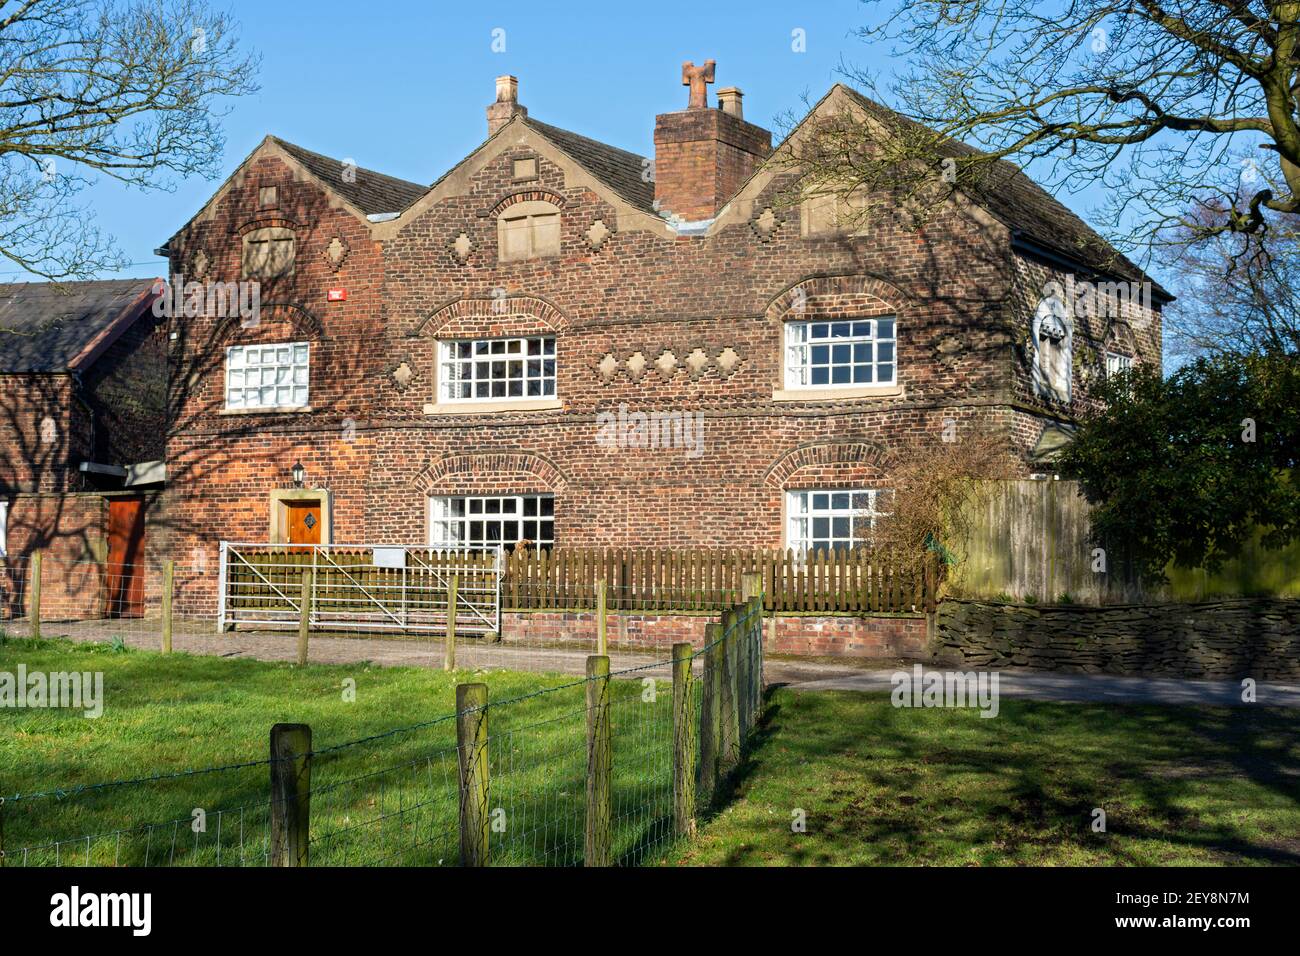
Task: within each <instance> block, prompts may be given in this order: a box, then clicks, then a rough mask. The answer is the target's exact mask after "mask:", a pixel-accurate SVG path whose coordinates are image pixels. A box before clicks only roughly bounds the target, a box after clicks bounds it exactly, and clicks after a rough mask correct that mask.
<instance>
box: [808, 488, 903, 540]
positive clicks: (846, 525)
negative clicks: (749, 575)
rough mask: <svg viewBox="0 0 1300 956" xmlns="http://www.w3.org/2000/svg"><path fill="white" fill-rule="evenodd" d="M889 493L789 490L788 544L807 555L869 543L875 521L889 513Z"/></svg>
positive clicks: (884, 491) (872, 489) (876, 491)
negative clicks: (887, 509)
mask: <svg viewBox="0 0 1300 956" xmlns="http://www.w3.org/2000/svg"><path fill="white" fill-rule="evenodd" d="M889 496H890V492H889V491H888V490H885V489H879V488H846V489H828V490H821V489H814V490H809V491H789V492H786V505H785V510H786V546H787V547H789V548H792V549H794V551H795V553H796V554H805V553H808V552H811V551H817V550H821V551H826V552H830V551H837V550H852V549H853V548H856V547H859V546H862V545H865V544H868V543H869V541H870V538H871V529H872V528H874V527H875V526H876V521H877V520H878V519H880V518H882V517H884V516H885V515H886V514H888V511H886V510H885V509H886V508H887V506H888V502H889Z"/></svg>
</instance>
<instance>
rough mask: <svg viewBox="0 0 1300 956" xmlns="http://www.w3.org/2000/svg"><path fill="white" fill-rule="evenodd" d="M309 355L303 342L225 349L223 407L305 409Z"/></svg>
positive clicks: (309, 350) (309, 364) (236, 346)
mask: <svg viewBox="0 0 1300 956" xmlns="http://www.w3.org/2000/svg"><path fill="white" fill-rule="evenodd" d="M310 357H311V349H310V347H309V346H308V344H307V343H306V342H289V343H286V344H282V345H235V346H231V347H230V348H228V349H226V408H305V407H306V405H307V385H308V379H309V377H310V366H311V363H310Z"/></svg>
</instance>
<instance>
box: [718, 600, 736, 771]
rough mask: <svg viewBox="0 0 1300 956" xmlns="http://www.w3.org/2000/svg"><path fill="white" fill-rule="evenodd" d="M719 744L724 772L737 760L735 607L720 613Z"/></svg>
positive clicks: (731, 767) (730, 768)
mask: <svg viewBox="0 0 1300 956" xmlns="http://www.w3.org/2000/svg"><path fill="white" fill-rule="evenodd" d="M722 632H723V634H724V635H725V636H724V638H723V641H722V647H723V654H722V707H721V708H720V709H721V711H722V714H721V719H722V747H721V750H720V751H719V754H718V757H719V763H720V764H721V766H722V770H723V771H724V772H728V771H730V770H732V769H733V768H734V767H735V766H736V765H737V764H739V763H740V707H739V706H738V702H737V699H736V677H737V670H738V668H737V666H736V658H737V656H738V654H737V651H738V650H739V647H740V615H739V614H737V613H736V611H735V610H734V609H732V610H727V611H723V612H722Z"/></svg>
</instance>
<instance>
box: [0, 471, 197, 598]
mask: <svg viewBox="0 0 1300 956" xmlns="http://www.w3.org/2000/svg"><path fill="white" fill-rule="evenodd" d="M122 495H131V496H135V495H139V496H141V497H143V498H144V502H145V504H144V508H145V540H144V552H143V555H142V563H143V564H144V565H145V567H146V569H147V570H144V571H142V573H144V575H145V591H144V596H145V602H146V606H147V607H148V608H155V607H156V606H157V604H158V600H159V596H160V594H161V573H160V571H161V568H162V564H163V562H164V561H165V560H166V559H167V557H168V538H167V532H168V528H167V522H166V519H165V516H164V514H163V512H162V508H161V504H160V499H161V495H160V493H159V492H157V491H154V490H150V491H146V492H134V493H132V492H119V493H108V494H104V493H98V492H76V493H63V494H20V495H15V496H13V497H12V498H10V499H9V524H8V533H7V535H6V549H7V556H6V557H5V558H3V559H0V605H3V606H4V607H6V608H7V609H8V610H9V612H10V614H12V613H13V611H14V609H15V608H22V609H23V611H24V613H25V609H26V607H27V594H28V587H29V586H30V581H29V578H30V572H29V569H30V567H31V557H32V555H33V554H34V553H35V552H36V551H38V550H39V551H40V552H41V557H42V561H43V562H44V570H43V572H42V575H41V581H42V592H41V607H42V616H43V617H45V618H48V619H50V620H60V619H64V620H81V619H86V618H97V617H100V616H101V612H102V611H103V609H104V606H105V591H104V576H103V567H104V561H105V559H106V557H107V554H108V540H107V535H108V502H109V500H110V499H111V498H113V497H115V496H122ZM215 567H216V565H215V564H214V565H213V568H214V569H215ZM211 577H212V578H215V570H214V573H213V575H211ZM207 586H208V587H211V582H210V581H209V583H208V585H207Z"/></svg>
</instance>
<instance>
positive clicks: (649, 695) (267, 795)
mask: <svg viewBox="0 0 1300 956" xmlns="http://www.w3.org/2000/svg"><path fill="white" fill-rule="evenodd" d="M761 621H762V608H761V599H760V598H759V597H754V598H752V599H751V600H749V601H747V602H745V603H744V604H742V605H739V606H737V607H736V608H733V609H729V610H728V611H727V612H725V613H724V614H723V615H722V622H721V623H720V624H716V625H712V626H711V627H710V628H709V636H708V641H707V643H705V644H704V646H702V647H699V648H693V647H691V646H690V645H687V644H679V645H677V646H676V647H675V648H674V658H675V659H676V660H677V662H678V666H676V667H674V666H673V661H672V660H655V661H651V662H648V663H646V664H642V665H638V666H634V667H629V668H624V669H621V670H616V671H615V672H614V673H613V674H610V673H609V663H608V660H609V659H608V658H607V657H602V656H592V657H590V658H588V668H589V673H588V676H587V677H586V678H584V679H575V680H572V681H569V682H567V683H564V684H562V685H560V686H558V687H551V688H547V689H543V690H539V691H536V692H533V693H529V694H525V695H521V696H517V697H513V698H508V699H504V700H500V701H491V700H488V699H487V696H486V693H487V692H486V687H485V686H484V685H460V689H461V690H466V689H471V688H472V689H476V690H477V691H478V692H479V693H481V695H482V696H481V697H480V698H473V699H474V700H477V701H478V703H474V704H472V705H471V704H469V703H466V704H462V703H461V701H460V695H459V694H458V707H457V711H456V712H455V713H452V714H447V715H444V716H441V717H438V718H435V719H432V720H430V721H427V722H424V723H421V724H417V725H412V726H406V727H399V728H393V729H391V730H388V731H385V732H383V733H380V734H377V735H373V736H371V737H367V738H364V739H360V740H349V741H343V742H340V743H329V742H323V741H315V742H313V741H312V740H311V737H310V729H309V728H306V727H302V726H300V725H277V726H276V727H275V728H273V729H272V733H271V738H272V745H271V749H270V751H269V752H268V754H267V756H266V757H264V758H258V759H250V760H243V761H240V762H236V763H232V764H228V765H223V766H214V767H205V768H201V769H198V770H185V771H176V772H166V773H155V774H148V775H142V776H141V777H139V778H135V779H127V780H118V781H110V782H108V783H99V784H90V785H74V786H68V787H64V788H56V789H51V790H48V791H42V792H34V793H24V794H13V795H10V796H7V797H5V798H4V800H3V802H0V854H2V855H0V863H3V865H6V866H265V865H303V864H310V865H314V866H320V865H325V866H330V865H340V866H385V865H420V866H431V865H453V864H458V863H475V864H478V863H485V862H486V863H491V864H492V865H515V866H572V865H580V864H583V863H584V862H585V863H587V864H589V865H591V864H592V863H593V861H595V862H596V863H598V864H600V865H605V864H615V865H637V864H641V863H644V862H646V861H648V860H651V859H653V858H655V857H656V855H657V854H660V853H662V852H664V851H666V850H667V849H668V848H669V847H670V846H671V845H672V844H673V842H674V841H675V840H676V839H678V838H680V837H683V836H686V835H688V834H689V833H690V832H692V831H693V820H694V816H695V812H696V811H695V806H696V802H697V794H698V800H699V801H700V802H701V805H703V804H704V803H707V801H708V800H711V799H714V798H715V797H716V795H717V794H718V793H719V792H720V781H721V780H722V779H723V778H724V777H725V775H726V774H727V773H728V772H729V771H730V770H732V769H734V767H735V765H736V762H737V760H738V757H739V753H740V749H741V746H742V744H743V738H742V736H741V734H743V733H746V732H747V731H748V729H749V728H752V727H753V725H754V721H755V719H756V716H757V713H758V708H759V706H760V703H761V689H762V688H761V659H762V642H761ZM755 661H756V662H758V663H759V666H758V667H757V668H755V667H753V666H747V662H755ZM593 666H597V667H598V669H597V670H596V671H592V669H591V668H592V667H593ZM665 673H668V674H671V680H664V679H663V677H664V675H665ZM470 699H471V698H469V697H467V698H466V700H467V701H469V700H470ZM471 718H472V719H471ZM295 733H297V734H303V736H294V734H295ZM277 741H279V743H277ZM286 742H287V743H286ZM480 761H481V762H480ZM697 780H698V786H697ZM467 841H468V842H467Z"/></svg>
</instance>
